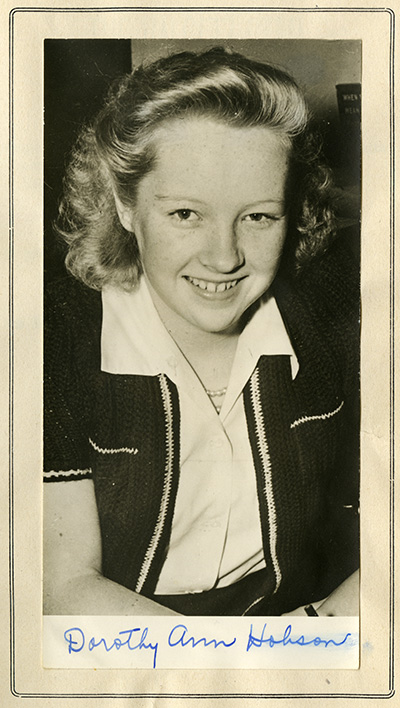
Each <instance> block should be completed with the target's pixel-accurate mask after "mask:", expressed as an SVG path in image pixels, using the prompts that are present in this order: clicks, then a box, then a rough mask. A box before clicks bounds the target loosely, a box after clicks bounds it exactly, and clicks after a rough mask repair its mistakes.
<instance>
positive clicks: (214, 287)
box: [185, 275, 239, 293]
mask: <svg viewBox="0 0 400 708" xmlns="http://www.w3.org/2000/svg"><path fill="white" fill-rule="evenodd" d="M185 277H186V280H188V281H189V283H192V285H195V286H196V287H197V288H200V290H205V291H207V292H209V293H224V292H226V291H227V290H230V289H231V288H234V287H235V285H237V283H238V282H239V280H238V279H236V280H225V281H224V282H222V283H214V282H212V281H210V280H201V279H200V278H192V277H191V276H190V275H187V276H185Z"/></svg>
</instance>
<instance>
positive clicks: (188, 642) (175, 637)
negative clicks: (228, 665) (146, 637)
mask: <svg viewBox="0 0 400 708" xmlns="http://www.w3.org/2000/svg"><path fill="white" fill-rule="evenodd" d="M188 632H189V630H188V628H187V627H186V625H184V624H177V625H176V626H175V627H174V628H173V629H171V631H170V633H169V637H168V644H169V646H170V647H176V646H178V645H179V644H180V645H181V646H182V647H187V646H191V648H192V649H193V648H194V647H197V645H198V644H203V646H205V647H209V646H214V649H217V648H218V647H219V646H223V647H225V649H226V648H228V647H231V646H233V644H235V642H236V637H234V638H233V639H232V641H230V642H226V641H225V640H224V639H220V640H217V639H208V640H207V639H206V638H205V637H201V639H195V638H194V637H190V636H187V635H188Z"/></svg>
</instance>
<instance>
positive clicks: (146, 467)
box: [45, 245, 359, 614]
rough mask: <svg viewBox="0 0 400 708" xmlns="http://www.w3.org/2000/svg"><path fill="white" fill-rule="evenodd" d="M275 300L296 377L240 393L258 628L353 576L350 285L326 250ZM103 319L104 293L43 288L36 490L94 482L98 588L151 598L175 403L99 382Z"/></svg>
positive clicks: (107, 379) (172, 393)
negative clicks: (102, 580)
mask: <svg viewBox="0 0 400 708" xmlns="http://www.w3.org/2000/svg"><path fill="white" fill-rule="evenodd" d="M274 294H275V297H276V299H277V302H278V305H279V308H280V310H281V313H282V316H283V318H284V321H285V325H286V327H287V330H288V332H289V336H290V339H291V342H292V345H293V347H294V350H295V352H296V355H297V358H298V361H299V365H300V369H299V373H298V375H297V377H296V378H295V380H292V377H291V371H290V358H289V357H288V356H262V357H261V358H260V360H259V362H258V365H257V367H256V369H255V371H254V373H253V374H252V376H251V378H250V380H249V381H248V382H247V384H246V386H245V389H244V392H243V396H244V405H245V412H246V419H247V426H248V434H249V439H250V443H251V448H252V452H253V459H254V468H255V474H256V478H257V490H258V499H259V511H260V519H261V528H262V537H263V546H264V555H265V560H266V564H267V574H266V576H267V579H266V580H265V583H264V587H263V593H265V596H266V601H265V606H264V612H265V614H279V613H281V612H284V611H289V610H290V609H293V608H294V607H297V606H299V605H301V604H305V603H308V602H311V601H313V600H317V599H321V598H322V597H324V596H325V595H327V594H328V593H329V592H331V591H332V590H333V589H334V588H335V587H336V586H337V585H338V584H339V583H340V582H342V580H344V579H345V578H346V577H347V576H348V575H349V574H350V573H351V572H352V571H353V570H354V569H355V568H356V567H357V564H358V549H357V542H358V511H357V510H358V430H359V428H358V402H357V400H358V351H359V350H358V301H359V297H358V278H357V276H356V277H355V276H354V271H353V269H352V266H351V264H350V261H349V258H348V256H347V255H346V254H344V253H343V252H342V250H341V248H339V247H338V245H335V246H334V247H333V248H332V249H331V252H330V253H328V254H325V256H324V257H322V258H320V259H319V260H318V261H315V262H314V263H313V264H312V265H311V266H308V267H307V269H305V271H304V272H303V274H302V275H300V276H298V277H297V278H285V277H284V276H279V277H278V278H277V279H276V281H275V283H274ZM101 319H102V310H101V295H100V293H98V292H96V291H93V290H90V289H88V288H86V287H85V286H83V285H81V284H80V283H78V282H76V281H75V280H73V279H71V278H65V279H63V280H61V281H58V282H56V283H54V284H52V285H51V286H50V288H49V290H48V293H47V300H46V326H45V335H46V336H45V480H46V481H50V482H51V481H59V480H64V479H82V478H84V477H89V476H92V477H93V480H94V485H95V493H96V501H97V507H98V513H99V520H100V527H101V537H102V563H103V574H104V575H105V576H106V577H108V578H110V579H111V580H114V581H116V582H117V583H120V584H122V585H125V586H126V587H128V588H130V589H132V590H135V591H137V592H140V593H142V594H144V595H146V596H148V597H152V595H153V593H154V589H155V587H156V584H157V580H158V577H159V574H160V570H161V567H162V564H163V562H164V559H165V556H166V552H167V549H168V542H169V537H170V531H171V524H172V517H173V511H174V503H175V498H176V493H177V488H178V482H179V473H180V439H179V435H180V418H179V415H180V412H179V397H178V391H177V389H176V386H175V385H174V384H173V383H172V382H171V381H170V380H169V379H168V378H167V376H166V375H165V374H163V373H162V372H161V373H160V374H159V375H158V376H135V375H119V374H109V373H106V372H102V371H101V370H100V332H101ZM155 345H156V343H155ZM60 471H61V472H68V473H69V474H68V475H63V474H62V475H60V474H59V473H60ZM227 614H229V608H228V609H227Z"/></svg>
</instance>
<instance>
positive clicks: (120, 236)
mask: <svg viewBox="0 0 400 708" xmlns="http://www.w3.org/2000/svg"><path fill="white" fill-rule="evenodd" d="M193 44H194V43H193V42H192V41H191V40H186V41H179V40H177V41H175V43H174V42H169V43H168V42H162V41H160V42H157V41H153V42H147V41H144V40H137V39H135V40H132V42H129V40H122V41H121V40H114V41H103V40H91V41H86V40H46V41H45V44H44V57H45V92H46V93H45V101H46V103H45V135H46V144H45V183H46V187H47V189H48V192H47V193H46V197H48V201H49V204H47V202H45V207H46V208H47V207H48V209H49V211H50V209H51V207H52V206H53V200H54V193H56V195H57V198H58V205H59V206H58V215H56V218H55V219H54V218H53V217H54V213H51V214H49V215H48V217H49V218H48V232H47V233H46V234H45V237H46V239H47V242H46V245H47V246H48V247H49V248H50V247H51V246H50V244H51V239H52V237H53V233H54V232H55V234H56V236H57V241H56V242H55V243H56V244H57V246H58V247H59V243H60V239H62V240H63V242H64V243H65V244H66V247H65V249H64V252H65V266H66V275H64V274H61V275H60V273H59V269H57V270H56V272H55V274H54V273H53V272H52V269H51V265H52V264H51V263H50V265H49V267H48V268H46V276H47V280H48V287H47V290H46V299H45V308H46V312H45V317H46V326H45V403H44V405H45V418H44V435H45V438H44V440H45V452H44V465H45V469H44V481H45V489H44V559H43V561H44V612H45V614H56V615H62V614H71V615H77V614H84V615H99V614H109V615H112V614H114V615H124V614H126V615H166V614H167V615H168V614H174V613H178V614H180V615H229V616H230V615H237V616H246V615H262V616H269V615H282V614H287V613H291V612H293V611H295V612H302V613H303V614H305V615H307V614H311V615H312V616H317V614H322V615H344V616H346V615H348V616H350V615H355V614H357V612H358V591H359V588H358V576H357V569H358V567H359V554H358V535H359V534H358V510H359V491H358V490H359V485H358V475H359V455H358V448H359V257H358V250H357V249H358V242H359V240H358V236H359V224H360V191H359V190H360V118H361V116H360V106H361V100H360V92H361V85H360V66H361V43H360V42H350V41H348V42H346V41H343V42H341V41H336V42H324V41H313V40H287V41H284V40H282V41H279V40H275V41H270V42H269V41H268V40H265V41H262V40H257V41H252V40H247V41H245V42H239V43H238V42H235V41H232V40H224V41H223V42H221V43H216V42H215V41H210V40H203V41H202V42H200V43H199V42H197V44H196V45H195V46H192V45H193ZM237 44H239V45H240V46H239V47H238V48H239V49H240V50H241V51H238V50H237V47H236V45H237ZM158 55H160V56H158ZM299 57H301V59H302V63H301V64H300V62H299ZM107 60H108V61H109V64H110V65H109V66H108V63H107ZM271 62H273V63H271ZM117 63H120V65H121V69H122V70H125V73H123V74H122V76H120V77H117V78H116V79H115V78H112V76H110V74H112V73H113V72H116V70H117V66H116V65H117ZM287 65H292V66H293V68H294V69H295V71H296V69H297V74H298V75H297V77H293V76H292V75H291V73H289V70H287V69H286V67H287ZM321 66H322V68H321ZM284 67H285V68H284ZM107 84H110V86H111V87H110V88H109V87H108V86H107ZM300 84H302V88H300ZM92 85H94V86H95V89H93V88H92ZM99 86H100V87H101V88H102V89H103V90H104V96H100V95H99V93H100V91H99ZM95 90H96V91H97V93H95ZM307 91H308V93H311V92H312V101H313V103H314V112H313V113H311V109H310V107H309V106H308V104H307V102H306V99H305V96H304V92H307ZM92 96H93V102H94V103H98V104H100V108H99V107H98V105H96V106H92V105H91V104H90V103H89V100H88V97H92ZM88 113H89V114H90V115H88ZM81 120H82V123H84V126H83V128H81V127H80V126H79V123H80V121H81ZM76 134H77V137H76ZM71 137H73V138H74V140H76V142H75V144H74V145H73V147H72V148H71V147H70V145H69V144H68V141H69V139H70V138H71ZM63 138H64V142H63ZM65 143H66V144H65ZM64 166H66V167H65V174H64V176H63V181H62V187H61V194H60V196H59V195H58V190H57V188H58V186H59V172H60V171H61V170H63V169H64ZM46 216H47V213H46ZM51 229H53V231H51ZM52 255H53V258H55V255H54V250H53V254H52ZM54 270H55V268H54Z"/></svg>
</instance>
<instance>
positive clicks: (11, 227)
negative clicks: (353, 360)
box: [9, 7, 395, 699]
mask: <svg viewBox="0 0 400 708" xmlns="http://www.w3.org/2000/svg"><path fill="white" fill-rule="evenodd" d="M121 11H122V12H295V13H297V12H331V13H332V12H351V13H357V12H370V13H371V12H385V13H388V14H389V16H390V48H389V86H390V99H391V100H390V268H391V274H390V385H391V395H390V443H391V444H390V516H389V520H390V526H391V535H390V540H391V543H390V547H389V569H390V597H389V602H390V607H389V676H388V678H389V692H388V693H387V694H379V693H376V694H374V693H365V694H362V693H361V694H353V693H351V694H349V693H343V694H339V693H334V694H326V693H323V694H307V693H295V694H249V693H238V694H225V693H224V694H222V693H221V694H215V693H207V694H205V693H201V694H200V693H199V694H190V693H185V694H182V693H180V694H175V693H168V694H160V693H140V694H132V693H124V694H121V693H119V694H114V693H105V694H99V693H93V694H92V693H91V694H88V693H85V694H71V693H65V694H64V693H63V694H57V693H55V694H50V693H19V692H18V691H17V690H16V688H15V608H14V579H15V576H14V543H13V541H14V503H13V502H14V474H13V473H14V466H13V453H14V427H13V423H14V418H13V413H14V180H13V169H14V140H13V137H14V103H13V97H14V17H15V15H16V13H17V12H79V13H83V12H86V13H87V12H121ZM9 34H10V46H9V54H10V72H9V82H10V83H9V100H10V107H9V130H10V135H9V186H10V205H9V220H10V221H9V278H10V283H9V329H10V335H9V386H10V389H9V413H10V419H9V455H10V459H9V485H10V487H9V533H10V539H9V561H10V563H9V583H10V691H11V693H12V694H13V695H14V696H17V697H20V698H177V699H182V698H193V699H204V698H214V699H219V698H254V699H257V698H258V699H259V698H265V699H270V698H273V699H283V698H285V699H287V698H365V699H372V698H383V699H385V698H391V697H392V696H393V695H394V693H395V689H394V668H395V667H394V638H395V637H394V623H395V615H394V598H395V578H394V540H395V530H394V518H395V517H394V512H395V486H394V463H395V449H394V440H395V438H394V433H395V409H394V404H395V396H394V384H395V358H394V355H395V319H394V315H395V231H394V229H395V201H394V188H395V162H394V160H395V149H394V148H395V100H394V99H395V84H394V78H395V65H394V57H395V13H394V11H393V10H392V9H391V8H268V7H266V8H220V7H218V8H215V7H208V8H202V7H199V8H165V7H157V8H149V7H143V8H142V7H140V8H126V7H124V8H117V7H114V8H102V7H100V8H84V9H80V8H24V7H21V8H13V10H11V11H10V13H9Z"/></svg>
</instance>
